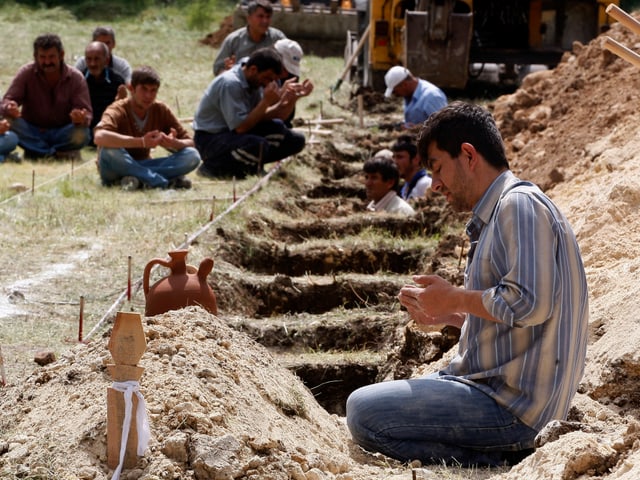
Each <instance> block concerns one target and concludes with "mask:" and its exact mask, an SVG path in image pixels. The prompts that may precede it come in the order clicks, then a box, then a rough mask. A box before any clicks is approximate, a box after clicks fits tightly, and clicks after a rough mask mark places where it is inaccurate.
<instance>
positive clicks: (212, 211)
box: [209, 177, 235, 222]
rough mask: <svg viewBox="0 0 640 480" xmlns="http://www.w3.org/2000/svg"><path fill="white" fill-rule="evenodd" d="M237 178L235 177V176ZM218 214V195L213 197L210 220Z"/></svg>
mask: <svg viewBox="0 0 640 480" xmlns="http://www.w3.org/2000/svg"><path fill="white" fill-rule="evenodd" d="M234 178H235V177H234ZM215 215H216V196H215V195H214V196H213V197H212V198H211V213H210V214H209V221H210V222H211V221H212V220H213V219H214V218H215Z"/></svg>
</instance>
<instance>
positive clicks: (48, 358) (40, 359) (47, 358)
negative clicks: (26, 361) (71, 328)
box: [33, 350, 56, 367]
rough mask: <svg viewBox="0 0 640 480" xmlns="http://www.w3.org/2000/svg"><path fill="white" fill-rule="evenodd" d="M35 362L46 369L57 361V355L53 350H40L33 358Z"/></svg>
mask: <svg viewBox="0 0 640 480" xmlns="http://www.w3.org/2000/svg"><path fill="white" fill-rule="evenodd" d="M33 361H34V362H36V363H37V364H38V365H40V366H41V367H44V366H45V365H49V364H50V363H53V362H55V361H56V354H55V353H54V352H53V351H52V350H39V351H37V352H36V354H35V356H34V357H33Z"/></svg>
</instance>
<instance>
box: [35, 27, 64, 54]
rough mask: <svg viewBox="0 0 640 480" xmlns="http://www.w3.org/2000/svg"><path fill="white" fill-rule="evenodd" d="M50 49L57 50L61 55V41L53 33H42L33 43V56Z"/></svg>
mask: <svg viewBox="0 0 640 480" xmlns="http://www.w3.org/2000/svg"><path fill="white" fill-rule="evenodd" d="M50 48H55V49H57V50H58V53H62V52H63V51H64V48H62V40H60V37H59V36H58V35H56V34H55V33H43V34H42V35H40V36H39V37H38V38H36V39H35V41H34V42H33V55H34V56H36V55H37V54H38V50H40V49H42V50H49V49H50Z"/></svg>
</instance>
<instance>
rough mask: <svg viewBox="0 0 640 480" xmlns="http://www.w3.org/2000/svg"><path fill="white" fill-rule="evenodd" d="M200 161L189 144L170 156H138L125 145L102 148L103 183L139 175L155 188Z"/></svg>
mask: <svg viewBox="0 0 640 480" xmlns="http://www.w3.org/2000/svg"><path fill="white" fill-rule="evenodd" d="M199 164H200V155H199V154H198V151H197V150H196V149H195V148H191V147H187V148H183V149H182V150H179V151H177V152H175V153H173V154H171V155H169V156H168V157H161V158H149V159H147V160H135V159H134V158H133V157H132V156H131V155H130V154H129V152H127V150H126V149H124V148H101V149H100V157H99V167H100V178H101V179H102V184H103V185H113V184H114V183H117V182H119V181H120V180H121V179H122V177H126V176H131V177H136V178H137V179H138V180H140V181H141V182H142V183H144V184H145V185H148V186H150V187H153V188H166V187H167V185H168V184H169V180H171V179H173V178H176V177H179V176H181V175H186V174H187V173H189V172H191V171H193V170H195V169H196V167H197V166H198V165H199Z"/></svg>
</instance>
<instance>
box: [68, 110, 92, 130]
mask: <svg viewBox="0 0 640 480" xmlns="http://www.w3.org/2000/svg"><path fill="white" fill-rule="evenodd" d="M88 114H89V112H88V111H87V109H86V108H74V109H73V110H71V113H70V114H69V117H71V123H73V124H74V125H83V126H84V125H88V124H89V122H88V121H87V119H88V118H89V117H88Z"/></svg>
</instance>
